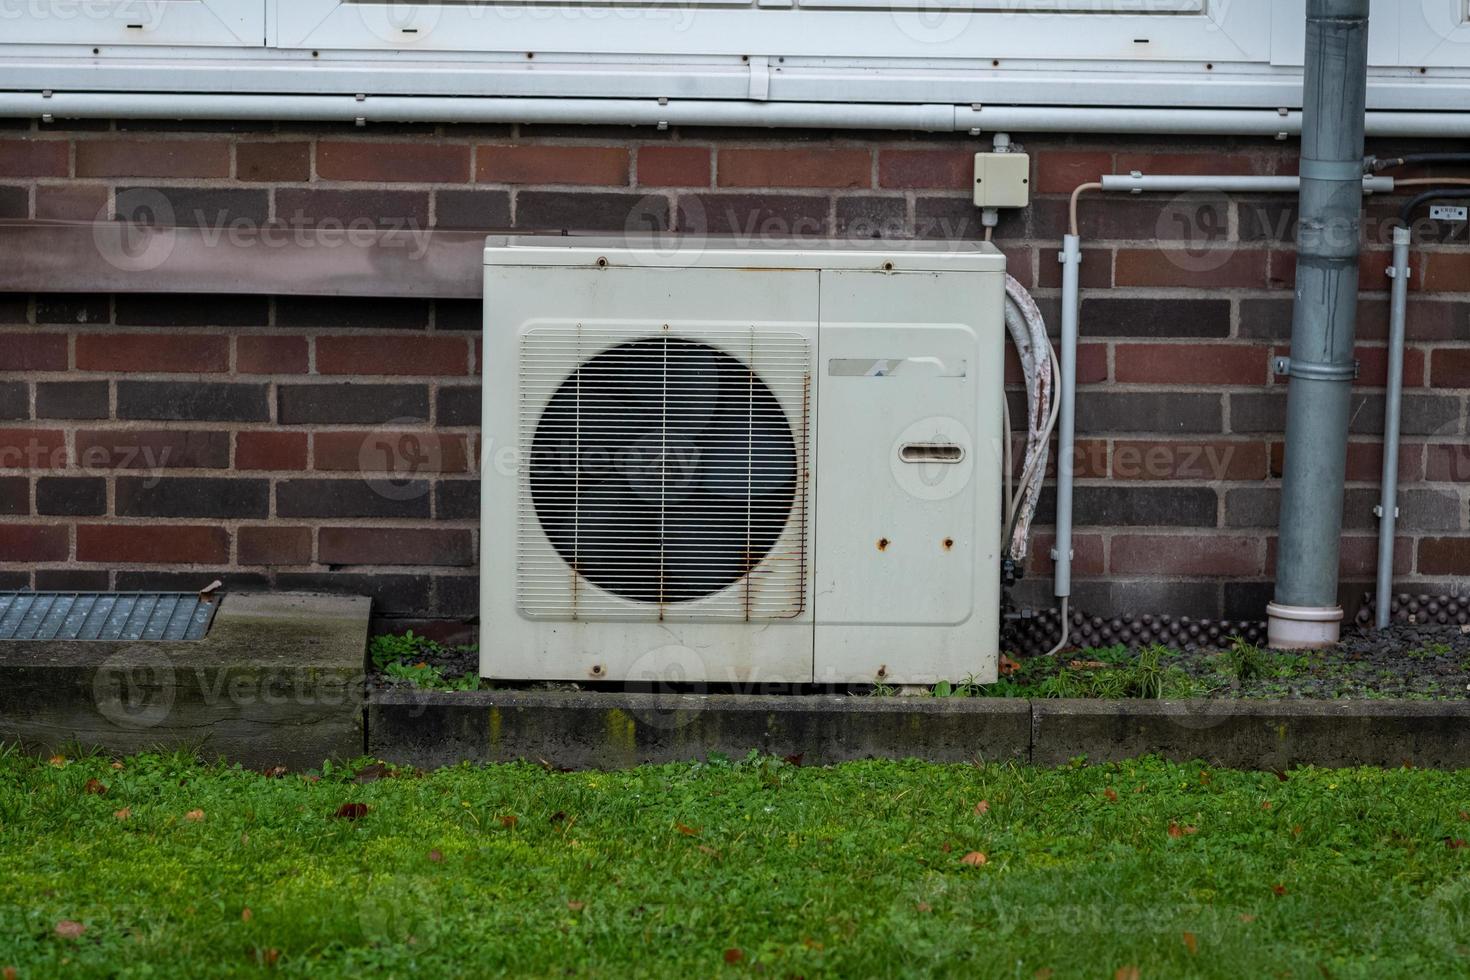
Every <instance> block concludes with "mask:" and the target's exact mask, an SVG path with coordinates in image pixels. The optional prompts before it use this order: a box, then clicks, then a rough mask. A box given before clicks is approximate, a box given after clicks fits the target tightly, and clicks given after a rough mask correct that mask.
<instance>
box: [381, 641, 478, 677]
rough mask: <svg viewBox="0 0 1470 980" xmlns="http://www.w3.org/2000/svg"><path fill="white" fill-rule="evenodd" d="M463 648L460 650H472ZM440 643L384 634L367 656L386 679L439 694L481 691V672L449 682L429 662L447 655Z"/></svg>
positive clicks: (441, 672)
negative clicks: (439, 692)
mask: <svg viewBox="0 0 1470 980" xmlns="http://www.w3.org/2000/svg"><path fill="white" fill-rule="evenodd" d="M470 649H472V648H470V647H461V648H460V650H462V651H464V650H470ZM448 652H449V651H448V649H447V648H446V647H445V646H444V645H443V644H441V643H439V642H437V641H435V640H431V639H429V638H428V637H426V636H419V635H417V634H415V633H414V631H413V630H409V631H408V632H406V633H404V634H403V635H401V636H395V635H393V634H391V633H385V634H382V635H380V636H375V637H373V638H372V640H371V641H370V642H369V643H368V656H369V657H370V659H371V660H372V664H373V667H374V668H376V669H377V670H378V671H379V672H381V673H382V674H383V675H384V676H385V677H390V678H392V679H394V680H399V681H404V682H406V683H409V684H412V685H414V686H415V687H420V688H424V689H427V690H436V691H477V690H479V689H480V688H481V687H482V683H481V681H480V677H479V672H478V671H471V672H470V673H468V674H465V675H463V676H461V677H452V678H447V677H445V676H444V671H443V669H442V668H440V667H438V666H435V665H434V664H431V663H428V659H429V658H431V657H435V656H441V655H443V654H446V653H448Z"/></svg>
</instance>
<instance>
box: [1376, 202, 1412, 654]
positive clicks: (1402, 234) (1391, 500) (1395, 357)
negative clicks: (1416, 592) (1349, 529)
mask: <svg viewBox="0 0 1470 980" xmlns="http://www.w3.org/2000/svg"><path fill="white" fill-rule="evenodd" d="M1410 237H1411V236H1410V233H1409V229H1408V228H1395V229H1394V230H1393V267H1392V268H1390V269H1389V270H1388V274H1389V275H1390V276H1392V277H1393V301H1392V304H1391V305H1390V308H1389V318H1388V393H1387V396H1386V397H1385V400H1384V408H1383V489H1382V497H1380V498H1379V501H1378V595H1377V601H1376V603H1375V605H1374V609H1373V612H1374V617H1375V622H1376V624H1377V626H1378V628H1379V629H1381V630H1382V629H1388V620H1389V613H1390V611H1391V610H1390V609H1389V606H1390V605H1392V603H1393V543H1394V535H1395V534H1396V533H1397V531H1398V521H1399V422H1400V418H1401V415H1402V409H1403V402H1404V334H1405V323H1406V321H1407V319H1408V308H1409V241H1410Z"/></svg>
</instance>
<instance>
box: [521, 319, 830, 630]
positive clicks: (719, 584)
mask: <svg viewBox="0 0 1470 980" xmlns="http://www.w3.org/2000/svg"><path fill="white" fill-rule="evenodd" d="M809 361H810V355H809V351H808V346H807V341H806V339H805V338H804V337H802V336H800V335H799V334H794V333H788V332H784V331H780V330H771V329H765V328H760V329H743V330H721V331H713V332H712V331H709V330H686V331H682V332H674V331H668V330H667V329H655V330H653V331H650V333H649V335H646V336H641V337H640V336H637V335H631V336H630V334H629V333H628V332H627V331H625V330H623V331H616V332H614V331H598V330H589V329H580V328H575V327H554V328H550V327H549V328H541V329H536V330H533V331H531V332H528V333H527V334H526V335H525V336H524V338H523V342H522V349H521V365H520V381H521V418H520V422H519V425H520V442H521V446H520V450H521V458H522V460H523V461H524V462H525V464H526V465H524V466H523V467H522V485H521V507H520V515H519V522H520V526H519V532H518V533H519V542H518V552H519V555H518V569H517V571H518V581H519V593H520V595H519V600H520V604H521V608H522V610H523V611H524V612H525V613H526V614H527V615H530V616H533V617H538V618H564V619H636V620H657V619H689V620H747V619H751V620H754V619H778V618H787V617H792V616H795V615H798V614H799V613H800V612H801V611H802V608H803V605H804V596H805V582H806V523H807V522H806V507H807V471H808V465H807V463H808V461H807V458H806V453H807V414H808V411H807V401H808V399H807V385H808V379H809V369H810V363H809Z"/></svg>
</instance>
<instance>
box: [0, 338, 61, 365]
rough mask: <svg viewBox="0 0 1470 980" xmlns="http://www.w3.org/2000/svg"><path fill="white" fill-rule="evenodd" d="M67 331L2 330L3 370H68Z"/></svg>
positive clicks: (1, 359)
mask: <svg viewBox="0 0 1470 980" xmlns="http://www.w3.org/2000/svg"><path fill="white" fill-rule="evenodd" d="M66 361H67V343H66V335H65V334H60V333H0V371H65V370H66Z"/></svg>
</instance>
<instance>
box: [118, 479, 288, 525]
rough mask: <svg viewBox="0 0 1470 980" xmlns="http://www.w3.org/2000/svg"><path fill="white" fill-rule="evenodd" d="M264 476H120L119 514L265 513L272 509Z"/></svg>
mask: <svg viewBox="0 0 1470 980" xmlns="http://www.w3.org/2000/svg"><path fill="white" fill-rule="evenodd" d="M270 498H271V491H270V484H269V483H268V482H267V481H265V480H228V479H221V478H217V477H193V476H178V477H164V478H154V477H146V478H145V477H136V476H120V477H118V478H117V502H116V506H117V515H118V516H119V517H265V516H267V515H268V514H269V513H270Z"/></svg>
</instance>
